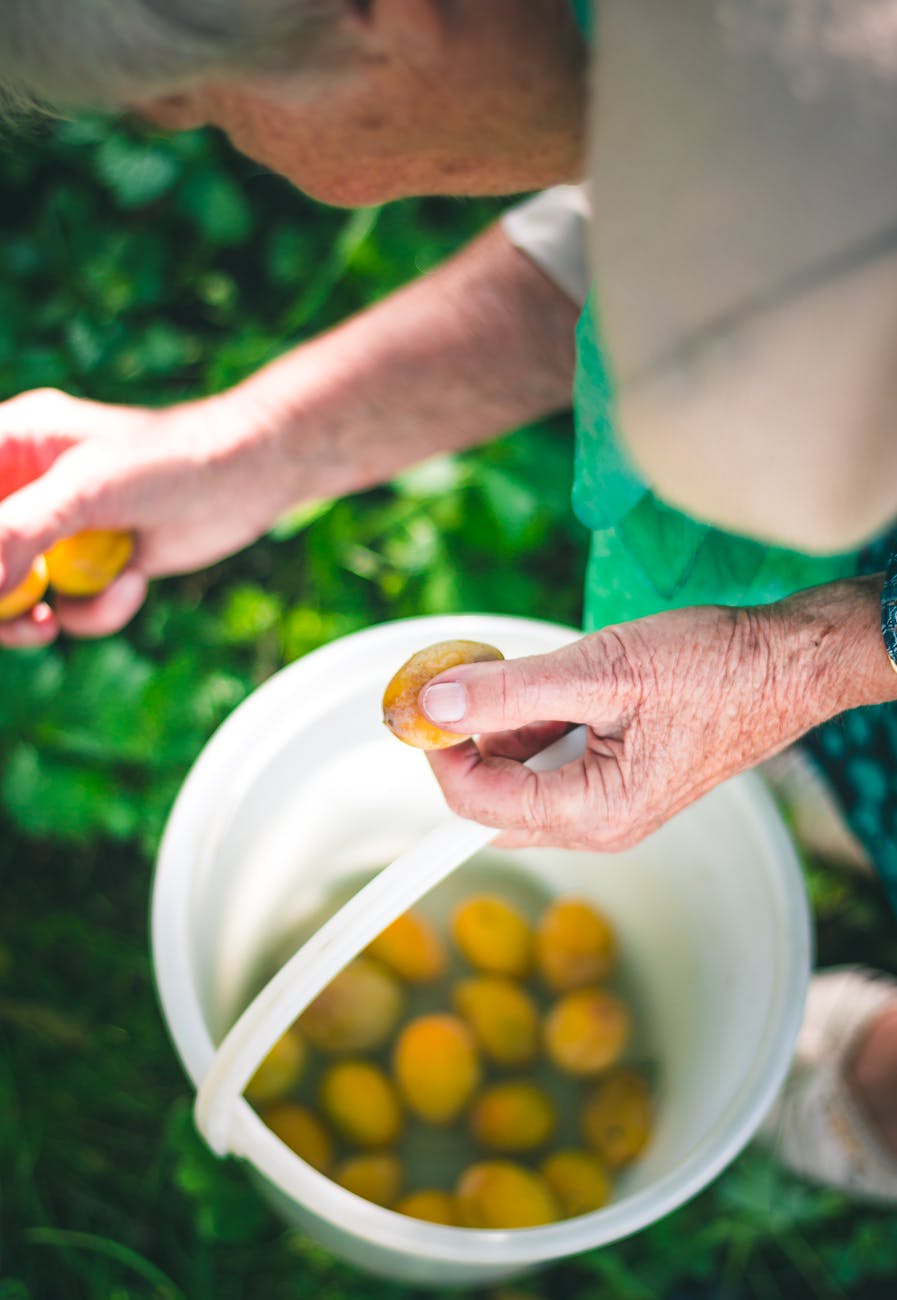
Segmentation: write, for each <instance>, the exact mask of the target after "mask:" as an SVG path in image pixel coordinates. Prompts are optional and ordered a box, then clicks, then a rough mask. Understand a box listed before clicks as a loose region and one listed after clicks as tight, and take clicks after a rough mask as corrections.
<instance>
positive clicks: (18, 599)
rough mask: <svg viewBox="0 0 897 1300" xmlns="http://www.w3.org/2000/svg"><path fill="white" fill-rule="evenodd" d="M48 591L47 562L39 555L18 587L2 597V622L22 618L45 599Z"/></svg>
mask: <svg viewBox="0 0 897 1300" xmlns="http://www.w3.org/2000/svg"><path fill="white" fill-rule="evenodd" d="M46 590H47V562H46V560H45V559H44V557H43V556H42V555H39V556H38V557H37V559H36V560H35V561H34V563H33V564H32V566H31V568H30V569H29V570H28V572H27V573H26V575H25V577H24V578H23V579H22V581H21V582H20V583H19V585H18V586H17V587H13V589H12V591H8V592H7V593H6V595H5V596H0V622H2V623H6V622H8V621H9V620H10V619H12V618H20V617H21V615H22V614H27V613H28V611H29V609H34V606H35V605H36V604H37V603H38V601H39V600H41V598H42V597H43V594H44V592H45V591H46Z"/></svg>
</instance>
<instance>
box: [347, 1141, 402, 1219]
mask: <svg viewBox="0 0 897 1300" xmlns="http://www.w3.org/2000/svg"><path fill="white" fill-rule="evenodd" d="M403 1176H404V1175H403V1171H402V1163H401V1161H400V1160H399V1158H398V1156H394V1155H392V1154H390V1153H389V1152H387V1151H379V1152H377V1153H376V1154H371V1155H363V1156H350V1158H349V1159H348V1160H344V1161H343V1162H342V1164H341V1165H340V1166H339V1167H338V1169H337V1170H336V1173H335V1175H334V1177H335V1178H336V1181H337V1182H338V1183H339V1184H340V1186H341V1187H345V1189H346V1191H349V1192H354V1193H355V1195H356V1196H363V1197H364V1199H365V1200H366V1201H373V1203H374V1204H375V1205H384V1206H386V1207H387V1209H388V1208H389V1206H391V1205H393V1204H394V1202H395V1200H396V1197H397V1196H398V1194H399V1192H400V1191H401V1190H402V1179H403Z"/></svg>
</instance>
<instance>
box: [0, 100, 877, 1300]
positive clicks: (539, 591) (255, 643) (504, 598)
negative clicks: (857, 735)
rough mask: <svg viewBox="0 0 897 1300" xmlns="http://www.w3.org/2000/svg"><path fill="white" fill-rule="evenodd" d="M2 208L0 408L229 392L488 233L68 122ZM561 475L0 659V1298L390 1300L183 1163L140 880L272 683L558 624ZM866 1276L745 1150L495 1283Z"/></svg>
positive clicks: (800, 1295) (333, 535)
mask: <svg viewBox="0 0 897 1300" xmlns="http://www.w3.org/2000/svg"><path fill="white" fill-rule="evenodd" d="M0 186H2V193H3V200H4V201H3V203H2V205H0V234H2V238H0V397H5V396H10V395H12V394H13V393H15V392H18V391H20V390H23V389H26V388H30V387H36V386H41V385H58V386H61V387H64V388H67V389H68V390H70V391H72V392H79V393H84V394H87V395H89V396H91V397H94V398H98V399H103V400H108V401H122V402H140V403H147V404H153V405H158V404H163V403H166V402H172V401H176V400H178V399H180V398H182V397H184V396H187V395H195V394H200V393H208V392H214V391H218V390H220V389H221V388H223V387H225V386H227V385H228V384H231V383H233V382H235V381H237V380H239V379H240V378H242V377H243V376H244V375H245V374H247V373H248V372H249V371H250V370H251V369H253V368H254V367H256V366H257V365H259V364H260V363H261V362H263V361H265V360H267V359H268V358H270V357H272V356H274V355H276V354H277V353H278V352H279V351H281V350H282V349H284V348H285V347H287V346H288V345H290V344H291V343H292V342H294V341H296V340H299V339H301V338H303V337H306V336H307V335H308V334H310V333H312V332H315V331H318V330H320V329H322V328H324V327H326V326H327V325H329V324H330V323H332V322H335V321H337V320H339V319H341V318H342V317H344V316H345V315H346V314H347V313H349V312H351V311H353V310H356V309H358V308H359V307H361V306H362V305H364V304H365V303H367V302H370V301H372V300H374V299H375V298H377V297H379V296H381V295H383V294H384V293H387V292H388V291H389V290H390V289H392V288H393V287H395V286H396V285H398V284H400V283H402V282H403V281H404V280H406V279H408V278H409V277H411V276H413V275H415V274H417V273H419V272H420V271H422V270H426V269H427V268H429V267H431V266H433V265H434V264H435V263H437V262H438V261H439V260H440V259H441V258H443V257H444V256H445V255H447V254H448V253H449V252H451V251H452V249H454V248H456V247H457V246H459V244H461V243H462V242H463V241H464V239H466V238H467V237H468V236H469V235H470V234H472V233H473V232H474V231H476V230H477V229H479V228H481V227H482V226H483V225H484V224H485V223H486V222H487V221H488V220H489V218H490V217H491V215H492V214H493V212H494V210H495V209H494V205H493V204H491V203H469V202H465V203H453V202H448V201H438V202H437V201H422V202H416V203H403V204H396V205H392V206H390V207H385V208H383V209H368V210H364V211H361V212H357V213H345V212H333V211H327V210H325V209H322V208H320V207H318V206H317V205H315V204H312V203H310V202H308V201H307V200H304V199H302V198H301V197H300V196H298V195H297V194H295V193H294V192H293V191H291V190H290V189H289V187H288V186H286V185H285V184H284V183H283V182H281V181H279V180H277V179H275V178H274V177H271V176H269V175H267V174H265V173H263V172H262V171H260V170H259V168H257V167H256V166H255V165H253V164H251V163H248V162H247V161H246V160H244V159H240V158H237V157H236V156H234V155H232V154H231V153H230V152H229V151H228V150H227V149H226V148H225V147H224V146H223V144H222V143H221V141H220V140H218V139H217V138H215V137H211V136H208V135H206V134H203V133H196V132H194V133H188V134H185V135H182V136H179V137H177V138H175V139H171V140H168V139H164V138H163V137H162V136H160V135H158V134H157V133H153V132H149V133H147V132H140V131H135V130H130V129H127V128H124V127H113V126H110V125H109V124H108V123H105V122H103V121H100V120H94V119H83V120H79V121H76V122H70V123H59V124H56V125H54V126H53V127H52V128H48V129H46V130H43V131H42V132H41V134H40V135H39V136H35V135H32V137H31V138H28V139H25V140H8V141H7V142H6V146H5V149H4V151H3V153H2V155H0ZM570 478H571V454H570V432H569V428H568V427H567V425H566V423H565V422H556V423H548V424H543V425H540V426H538V427H535V428H532V429H527V430H523V431H521V432H518V433H517V434H515V435H513V436H511V437H508V438H506V439H503V440H501V441H498V442H496V443H494V444H493V445H492V446H490V447H488V448H485V449H483V450H482V451H479V452H475V453H468V454H465V455H460V456H453V457H445V458H440V459H436V460H433V461H430V462H428V463H426V464H424V465H421V466H418V467H416V468H413V469H411V470H409V471H408V472H407V473H405V474H403V475H401V476H400V477H399V478H398V479H397V480H396V481H395V483H393V484H391V485H388V486H385V487H382V488H379V489H377V490H375V491H372V492H368V493H364V494H361V495H359V496H356V497H353V498H351V499H349V500H342V501H337V502H317V503H312V504H305V505H303V506H302V507H300V508H299V509H298V510H297V511H296V512H295V513H294V514H293V515H291V516H290V517H289V518H287V519H285V520H283V521H282V522H281V524H280V525H279V526H278V528H277V529H276V530H275V531H274V533H273V534H272V536H271V537H270V538H269V539H266V540H265V541H263V542H261V543H259V544H258V545H257V546H255V547H253V548H251V550H248V551H246V552H245V553H243V554H242V555H240V556H238V557H236V558H235V559H234V560H232V561H231V562H229V563H228V564H224V565H220V566H217V567H215V568H213V569H211V570H209V571H207V572H205V573H202V574H198V575H195V576H193V577H188V578H184V579H181V580H178V581H169V582H163V583H158V584H156V586H155V589H154V590H153V592H152V594H151V598H150V600H149V602H148V604H147V606H146V607H145V609H144V610H143V612H142V613H141V615H140V617H139V618H138V619H137V620H136V621H135V624H134V625H133V626H132V627H131V628H129V629H128V631H127V633H126V634H124V635H122V636H119V637H116V638H114V639H112V640H109V641H106V642H101V643H97V644H63V645H60V646H57V647H54V648H52V649H50V650H46V651H42V652H38V653H27V654H10V653H3V654H0V816H2V821H3V832H4V833H3V835H2V836H0V879H2V890H3V893H2V898H3V904H2V910H0V1178H2V1184H3V1186H2V1200H0V1300H50V1298H51V1297H52V1300H81V1298H82V1297H84V1298H87V1300H119V1298H121V1300H135V1298H137V1297H140V1298H141V1300H142V1298H144V1297H146V1298H147V1300H150V1298H152V1300H162V1298H163V1297H165V1298H171V1300H173V1298H175V1297H177V1300H181V1297H183V1298H185V1300H244V1297H246V1296H250V1295H251V1296H255V1295H258V1296H265V1297H266V1298H270V1300H306V1298H307V1300H312V1297H314V1300H318V1298H319V1297H324V1298H325V1300H347V1298H348V1297H353V1298H354V1297H360V1296H365V1297H369V1298H370V1300H412V1296H413V1293H412V1292H410V1291H408V1290H407V1289H404V1288H400V1287H395V1286H391V1285H388V1284H386V1283H379V1282H376V1281H372V1280H370V1279H368V1278H366V1277H364V1278H363V1277H361V1276H360V1275H359V1274H357V1273H356V1272H355V1271H354V1270H352V1269H351V1268H349V1267H347V1266H345V1265H343V1264H341V1263H339V1262H338V1261H336V1260H334V1259H332V1258H331V1257H330V1256H329V1255H328V1254H327V1253H326V1252H325V1251H323V1250H321V1249H320V1248H319V1247H317V1246H316V1245H315V1244H314V1243H312V1242H310V1241H309V1240H308V1239H306V1238H304V1237H302V1236H301V1235H300V1234H298V1233H296V1232H294V1231H292V1230H290V1229H287V1228H285V1227H284V1225H283V1224H282V1223H281V1222H280V1221H279V1220H278V1219H276V1218H275V1217H274V1216H273V1215H272V1214H271V1213H269V1211H268V1209H267V1207H266V1204H265V1202H264V1200H263V1199H262V1198H261V1197H260V1196H259V1194H258V1192H257V1190H256V1189H255V1187H254V1186H253V1185H252V1183H251V1182H250V1181H249V1179H248V1178H247V1176H246V1174H245V1171H244V1170H243V1169H241V1168H240V1167H239V1166H238V1165H237V1164H235V1163H232V1162H228V1163H224V1164H222V1163H220V1162H218V1161H216V1160H215V1159H213V1157H212V1156H211V1155H210V1154H209V1153H208V1152H207V1151H206V1150H205V1148H204V1147H203V1145H202V1144H201V1142H200V1140H199V1139H198V1137H197V1136H196V1133H195V1131H194V1129H193V1126H192V1120H191V1118H190V1101H189V1099H188V1088H187V1086H186V1084H185V1081H184V1079H183V1077H182V1074H181V1072H180V1069H179V1068H178V1066H177V1064H176V1062H175V1060H174V1057H173V1053H172V1049H171V1046H170V1043H169V1041H168V1039H167V1037H166V1034H165V1031H164V1029H163V1027H162V1024H161V1021H160V1017H159V1014H158V1011H157V1008H156V1003H155V998H154V994H153V989H152V977H151V971H150V967H149V959H148V954H147V941H146V906H147V897H148V891H149V885H148V876H149V868H150V864H151V861H152V857H153V853H154V849H155V846H156V844H157V842H158V836H159V833H160V830H161V827H162V824H163V822H164V819H165V816H166V815H167V812H168V810H169V808H170V806H171V802H172V800H173V798H174V796H175V794H176V792H177V789H178V787H179V785H180V783H181V781H182V780H183V778H184V775H185V773H186V771H187V769H188V767H189V765H190V763H191V762H192V761H193V759H194V758H195V757H196V755H197V754H198V753H199V751H200V749H201V748H202V745H203V744H204V742H205V740H206V739H207V738H208V736H209V735H210V734H211V732H212V731H213V730H214V728H215V727H216V726H217V725H218V723H219V722H220V721H221V720H222V719H223V718H224V717H225V716H226V714H227V713H228V712H229V711H230V710H231V709H232V708H233V707H234V706H235V705H236V704H237V703H239V701H240V700H241V699H242V698H244V696H245V695H246V694H247V692H248V691H249V690H251V689H252V688H253V687H254V686H255V685H256V684H258V683H259V682H261V681H262V680H264V679H265V678H266V677H267V676H269V675H270V674H271V673H272V672H274V671H276V670H277V669H278V668H279V667H281V666H282V665H283V664H285V663H288V662H289V661H290V660H292V659H294V658H295V657H297V656H298V655H301V654H304V653H306V652H307V651H309V650H311V649H313V648H315V647H316V646H318V645H321V644H323V643H325V642H327V641H330V640H332V639H333V638H334V637H337V636H340V635H343V634H344V633H346V632H350V631H353V630H355V629H357V628H360V627H363V626H366V625H368V624H370V623H373V622H377V621H380V620H383V619H387V618H394V617H400V616H404V615H413V614H419V613H442V612H445V611H451V610H464V611H470V610H486V611H499V612H502V611H504V612H510V613H521V614H531V613H532V612H533V611H537V612H538V613H539V615H540V616H542V617H545V618H551V619H557V620H559V621H564V622H568V623H574V624H575V623H576V622H577V621H578V618H579V601H580V589H581V579H582V568H583V563H584V555H583V544H584V538H583V537H582V534H581V532H580V530H579V529H578V528H577V527H576V525H575V524H574V523H573V521H572V519H571V516H570V511H569V487H570ZM812 882H813V893H814V900H815V901H816V903H817V906H818V909H819V916H820V920H821V929H820V938H821V944H822V948H823V955H827V956H829V957H832V956H837V957H839V958H841V959H844V958H847V959H849V958H851V957H853V958H854V959H855V958H857V957H859V956H862V957H863V958H864V959H865V960H869V961H878V962H879V963H880V964H882V965H884V966H886V967H888V966H889V967H890V968H897V947H895V943H894V938H893V929H892V928H891V929H889V928H888V923H887V920H886V919H885V914H884V913H883V910H882V908H883V905H882V903H881V900H880V898H879V896H878V895H877V894H876V893H875V892H874V891H873V889H872V887H871V886H868V885H857V884H853V883H850V882H845V881H843V880H842V879H841V878H840V877H838V876H836V875H833V874H832V873H831V872H825V871H822V870H820V869H819V868H812ZM895 1272H897V1229H895V1225H894V1217H893V1215H887V1214H881V1213H872V1212H860V1211H858V1210H856V1209H852V1208H850V1207H848V1206H847V1205H846V1204H845V1203H843V1202H842V1201H840V1200H839V1199H838V1198H835V1197H832V1196H831V1195H830V1194H828V1193H825V1192H819V1191H814V1190H812V1189H809V1188H806V1187H803V1186H801V1185H798V1184H796V1183H794V1182H793V1181H792V1180H790V1179H788V1178H786V1177H785V1176H784V1175H782V1174H781V1173H780V1172H778V1171H777V1170H776V1168H775V1167H774V1165H772V1164H771V1163H770V1162H769V1161H768V1160H767V1159H765V1158H763V1157H760V1156H758V1155H756V1154H754V1153H749V1154H748V1155H747V1156H746V1157H744V1158H743V1159H742V1160H740V1161H739V1162H738V1163H737V1164H736V1165H735V1166H734V1167H733V1168H732V1169H731V1170H730V1171H728V1172H727V1173H726V1174H725V1175H724V1177H723V1178H721V1179H720V1180H719V1181H718V1182H717V1184H716V1185H715V1186H714V1187H713V1188H711V1189H709V1190H708V1191H707V1192H705V1193H704V1194H703V1195H702V1196H701V1197H699V1198H698V1199H697V1200H695V1201H694V1202H692V1203H691V1204H690V1205H688V1206H686V1207H684V1208H683V1209H681V1210H680V1211H678V1212H677V1213H676V1214H675V1215H673V1216H670V1217H669V1218H668V1219H666V1220H664V1221H663V1222H661V1223H658V1224H655V1225H654V1226H652V1227H651V1228H650V1229H648V1230H647V1231H646V1232H643V1233H640V1234H639V1235H638V1236H636V1237H635V1238H633V1239H631V1240H629V1241H625V1242H621V1243H619V1244H617V1245H615V1246H614V1247H612V1248H609V1249H607V1250H602V1251H595V1252H591V1253H589V1254H587V1255H585V1256H583V1257H581V1258H580V1259H578V1260H575V1261H570V1262H568V1263H566V1264H563V1265H560V1266H558V1267H556V1268H553V1269H550V1270H548V1271H546V1272H545V1273H543V1274H541V1275H539V1276H538V1277H535V1278H531V1279H529V1280H527V1281H526V1282H524V1283H523V1284H521V1285H522V1291H523V1292H524V1293H526V1294H528V1295H531V1296H532V1297H534V1300H538V1297H546V1298H547V1297H555V1296H556V1297H561V1296H563V1297H565V1300H566V1298H568V1297H569V1300H599V1298H600V1300H617V1298H619V1300H628V1298H631V1300H684V1298H685V1297H688V1298H689V1300H692V1298H696V1300H702V1298H706V1300H711V1298H713V1300H728V1298H730V1297H741V1296H755V1295H756V1296H758V1297H769V1300H777V1298H778V1297H780V1296H787V1297H789V1300H790V1298H791V1297H794V1300H809V1298H810V1297H814V1298H815V1297H827V1296H832V1297H834V1296H844V1295H849V1296H855V1297H860V1296H862V1297H863V1300H877V1298H878V1297H881V1298H882V1300H883V1298H884V1297H885V1296H886V1295H888V1296H890V1295H891V1294H892V1291H893V1286H892V1279H893V1275H894V1273H895ZM434 1294H436V1295H437V1296H438V1295H439V1294H440V1293H434ZM501 1294H502V1293H501V1292H498V1293H494V1295H495V1297H496V1300H498V1297H499V1296H500V1295H501ZM507 1294H510V1292H508V1293H507Z"/></svg>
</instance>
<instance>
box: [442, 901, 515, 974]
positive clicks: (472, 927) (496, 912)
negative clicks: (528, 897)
mask: <svg viewBox="0 0 897 1300" xmlns="http://www.w3.org/2000/svg"><path fill="white" fill-rule="evenodd" d="M451 928H452V937H453V939H454V940H455V943H456V944H457V945H458V947H459V948H460V950H461V952H462V954H463V955H464V956H465V957H466V958H467V960H468V961H469V962H470V964H471V966H476V968H477V969H478V970H482V971H488V972H490V973H491V974H493V975H526V973H527V971H528V970H529V969H530V967H531V965H532V960H533V932H532V930H531V929H530V927H529V924H528V923H527V921H526V920H525V919H524V918H523V917H522V916H521V915H520V913H519V912H518V911H517V909H516V908H514V907H512V906H511V904H510V903H506V902H505V900H504V899H503V898H499V897H498V895H497V894H474V895H473V897H471V898H468V899H465V901H464V902H463V903H461V904H460V905H459V906H458V907H456V908H455V911H454V913H453V915H452V920H451Z"/></svg>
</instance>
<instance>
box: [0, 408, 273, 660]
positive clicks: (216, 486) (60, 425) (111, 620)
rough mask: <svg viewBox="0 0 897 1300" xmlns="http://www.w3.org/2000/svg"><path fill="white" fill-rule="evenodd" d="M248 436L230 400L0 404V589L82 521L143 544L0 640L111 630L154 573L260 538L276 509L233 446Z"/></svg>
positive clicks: (189, 565)
mask: <svg viewBox="0 0 897 1300" xmlns="http://www.w3.org/2000/svg"><path fill="white" fill-rule="evenodd" d="M241 436H242V435H241V430H240V428H239V427H238V418H237V412H236V410H232V409H231V407H230V405H229V404H228V402H227V401H226V399H224V398H211V399H208V400H206V401H200V402H195V403H190V404H184V405H182V406H175V407H171V408H168V409H164V410H158V411H156V410H148V409H142V408H134V407H126V406H107V405H103V404H101V403H99V402H89V401H83V400H81V399H79V398H74V397H69V396H68V395H66V394H65V393H60V392H57V391H55V390H52V389H42V390H39V391H35V392H30V393H24V394H22V395H21V396H19V397H15V398H13V399H12V400H10V401H8V402H4V403H2V404H0V498H2V499H0V594H2V593H3V592H4V591H8V590H11V589H12V588H13V587H15V586H16V585H17V584H18V582H20V581H21V579H22V578H23V577H24V575H25V573H26V572H27V571H28V568H29V566H30V564H31V563H32V561H33V559H34V558H35V557H36V556H37V555H38V554H39V553H40V552H41V551H44V550H46V549H47V548H48V547H49V546H50V545H52V543H53V542H55V541H57V540H58V539H59V538H61V537H67V536H70V535H71V534H72V533H76V532H78V531H80V530H81V529H86V528H102V529H107V528H108V529H123V530H128V531H130V532H132V533H134V535H135V542H136V545H135V550H134V555H133V558H132V560H131V562H130V564H129V565H128V567H127V568H126V569H125V570H124V572H123V573H121V574H120V575H119V577H118V578H117V579H116V580H115V581H114V582H113V583H112V584H111V585H110V586H109V587H107V588H106V590H105V591H103V592H102V593H101V594H100V595H98V596H96V597H94V598H92V599H89V600H70V599H69V600H66V599H62V598H58V599H55V600H54V605H53V609H52V610H51V609H50V607H49V606H48V605H46V604H40V605H38V606H37V607H36V608H35V609H34V610H32V611H31V612H30V613H29V614H27V615H24V616H23V617H22V618H19V619H16V620H14V621H11V622H8V623H4V624H2V625H0V644H2V645H7V646H26V645H42V644H45V643H46V642H48V641H51V640H52V639H53V638H54V637H55V636H56V635H57V633H58V632H59V631H60V630H65V631H67V632H70V633H73V634H74V635H77V636H103V635H106V634H107V633H110V632H114V631H116V630H117V629H118V628H120V627H122V626H123V625H124V624H125V623H127V622H128V620H129V619H130V618H131V617H132V616H133V615H134V613H135V612H136V611H137V609H138V608H139V607H140V605H141V604H142V602H143V599H144V596H145V593H146V584H147V579H148V578H151V577H156V576H162V575H165V574H173V573H185V572H191V571H192V570H194V569H198V568H201V567H203V566H204V565H207V564H211V563H213V562H214V561H215V560H219V559H221V558H222V557H224V556H226V555H229V554H231V553H232V552H234V551H236V550H239V549H240V548H241V547H242V546H245V545H248V544H249V543H250V542H252V541H254V540H255V538H256V537H258V536H259V534H260V533H261V532H263V531H264V529H265V528H266V527H268V526H270V523H271V520H272V519H273V517H274V515H275V514H276V507H275V506H274V504H273V502H271V501H268V500H267V496H266V491H265V489H264V485H260V484H258V483H255V482H254V481H253V472H254V466H253V465H252V464H249V465H247V463H246V456H245V455H243V456H241V455H239V454H237V451H238V448H239V446H240V439H241ZM259 477H260V476H259Z"/></svg>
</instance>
